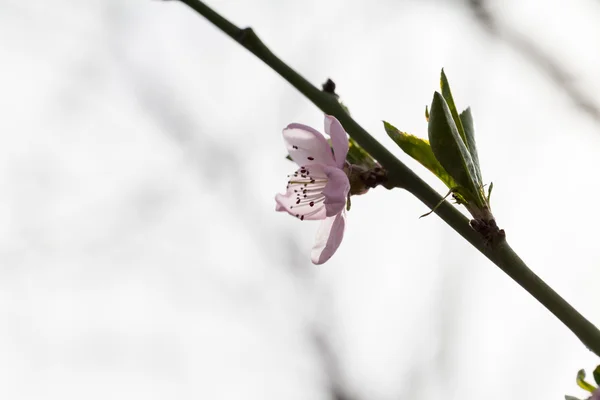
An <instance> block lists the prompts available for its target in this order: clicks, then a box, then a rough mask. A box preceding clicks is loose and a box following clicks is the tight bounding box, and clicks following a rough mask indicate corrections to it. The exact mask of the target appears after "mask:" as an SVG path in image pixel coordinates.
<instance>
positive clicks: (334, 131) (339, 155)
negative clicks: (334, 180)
mask: <svg viewBox="0 0 600 400" xmlns="http://www.w3.org/2000/svg"><path fill="white" fill-rule="evenodd" d="M325 133H327V134H328V135H329V136H331V144H332V145H333V157H334V158H335V164H336V165H337V166H338V168H342V167H343V166H344V163H345V162H346V155H347V154H348V148H349V144H348V136H347V135H346V131H345V130H344V128H343V127H342V124H340V121H338V120H337V119H336V118H335V117H334V116H331V115H325Z"/></svg>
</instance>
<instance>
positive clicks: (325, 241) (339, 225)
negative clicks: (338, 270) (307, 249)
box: [310, 211, 346, 265]
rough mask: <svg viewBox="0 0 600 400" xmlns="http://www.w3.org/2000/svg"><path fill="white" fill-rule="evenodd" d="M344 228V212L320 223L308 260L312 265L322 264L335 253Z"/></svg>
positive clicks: (340, 241)
mask: <svg viewBox="0 0 600 400" xmlns="http://www.w3.org/2000/svg"><path fill="white" fill-rule="evenodd" d="M345 228H346V212H345V211H342V212H341V213H339V214H338V215H336V216H335V217H329V218H326V219H325V220H324V221H323V222H321V226H319V230H318V231H317V237H316V238H315V244H314V246H313V248H312V252H311V255H310V258H311V260H312V262H313V264H317V265H319V264H323V263H324V262H326V261H327V260H329V259H330V258H331V256H332V255H333V254H334V253H335V252H336V250H337V249H338V247H340V243H342V239H343V238H344V229H345Z"/></svg>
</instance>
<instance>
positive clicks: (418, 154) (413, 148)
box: [383, 121, 458, 189]
mask: <svg viewBox="0 0 600 400" xmlns="http://www.w3.org/2000/svg"><path fill="white" fill-rule="evenodd" d="M383 126H384V128H385V131H386V132H387V134H388V135H389V137H390V138H392V140H393V141H394V142H396V144H397V145H398V146H399V147H400V148H401V149H402V150H403V151H404V152H405V153H406V154H408V155H409V156H411V157H412V158H414V159H415V160H417V161H418V162H419V163H421V165H422V166H424V167H425V168H427V169H428V170H430V171H431V172H433V174H434V175H435V176H437V177H438V178H439V179H440V180H441V181H442V182H444V184H445V185H446V186H448V188H449V189H453V188H455V187H456V186H458V185H457V184H456V181H455V180H454V179H452V177H451V176H450V174H448V172H447V171H446V170H445V169H444V167H442V165H441V164H440V162H439V161H438V160H437V159H436V158H435V155H434V154H433V151H432V150H431V146H430V145H429V142H428V141H427V140H425V139H421V138H419V137H417V136H414V135H411V134H408V133H406V132H401V131H399V130H398V129H397V128H396V127H394V126H393V125H392V124H390V123H388V122H385V121H383Z"/></svg>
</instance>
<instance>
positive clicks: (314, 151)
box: [283, 124, 336, 166]
mask: <svg viewBox="0 0 600 400" xmlns="http://www.w3.org/2000/svg"><path fill="white" fill-rule="evenodd" d="M283 138H284V140H285V144H286V147H287V151H288V153H289V154H290V157H292V160H294V162H295V163H296V164H298V165H300V166H302V165H312V164H324V165H332V166H333V165H336V163H335V161H334V158H333V154H332V152H331V146H329V143H327V140H325V137H324V136H323V135H322V134H321V133H320V132H318V131H317V130H315V129H313V128H311V127H310V126H306V125H302V124H289V125H288V126H287V127H286V128H285V129H284V130H283Z"/></svg>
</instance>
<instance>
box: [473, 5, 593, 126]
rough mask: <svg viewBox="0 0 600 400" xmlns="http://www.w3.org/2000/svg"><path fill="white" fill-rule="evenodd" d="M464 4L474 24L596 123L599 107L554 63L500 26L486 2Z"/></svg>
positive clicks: (551, 58) (567, 73)
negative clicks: (518, 57) (536, 70)
mask: <svg viewBox="0 0 600 400" xmlns="http://www.w3.org/2000/svg"><path fill="white" fill-rule="evenodd" d="M467 4H468V6H469V8H470V9H471V11H472V12H473V14H474V16H475V19H476V20H477V22H479V24H480V25H481V27H482V28H484V30H485V31H486V32H488V34H490V35H491V36H492V37H495V38H496V39H498V40H501V41H504V42H506V43H507V44H508V45H509V46H510V47H512V48H513V49H514V50H516V51H517V52H518V53H519V54H520V55H521V56H522V57H523V58H524V59H526V60H527V61H529V62H530V63H531V64H533V65H534V66H536V67H537V68H539V69H540V70H541V71H543V72H544V73H545V74H546V75H547V76H548V78H550V80H551V81H552V82H553V83H554V84H556V86H557V87H559V88H560V90H561V91H562V92H563V93H564V94H565V95H566V96H567V97H568V98H569V99H570V100H571V101H572V102H573V104H574V105H575V106H576V107H577V108H578V109H579V110H581V111H582V112H584V113H586V114H587V115H589V116H590V117H592V118H593V119H594V120H595V121H596V122H600V105H598V104H596V102H594V100H593V99H592V98H591V97H590V96H588V95H587V94H586V93H584V92H583V91H582V90H580V89H579V88H578V87H577V86H576V85H575V82H574V78H573V76H572V75H571V74H570V73H569V72H568V71H567V70H566V69H564V68H563V66H562V65H560V63H559V62H558V61H557V60H556V59H554V58H553V57H552V56H551V55H549V54H547V53H546V52H544V51H543V50H542V49H541V48H540V47H538V46H536V45H535V43H534V42H533V41H532V40H531V39H529V38H528V37H526V36H524V35H521V34H520V33H519V32H517V31H515V30H514V29H512V28H511V27H510V26H507V25H504V24H502V22H501V21H499V20H498V19H497V18H496V17H495V16H494V14H493V12H492V11H491V10H490V9H489V7H488V3H487V1H486V0H467Z"/></svg>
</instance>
